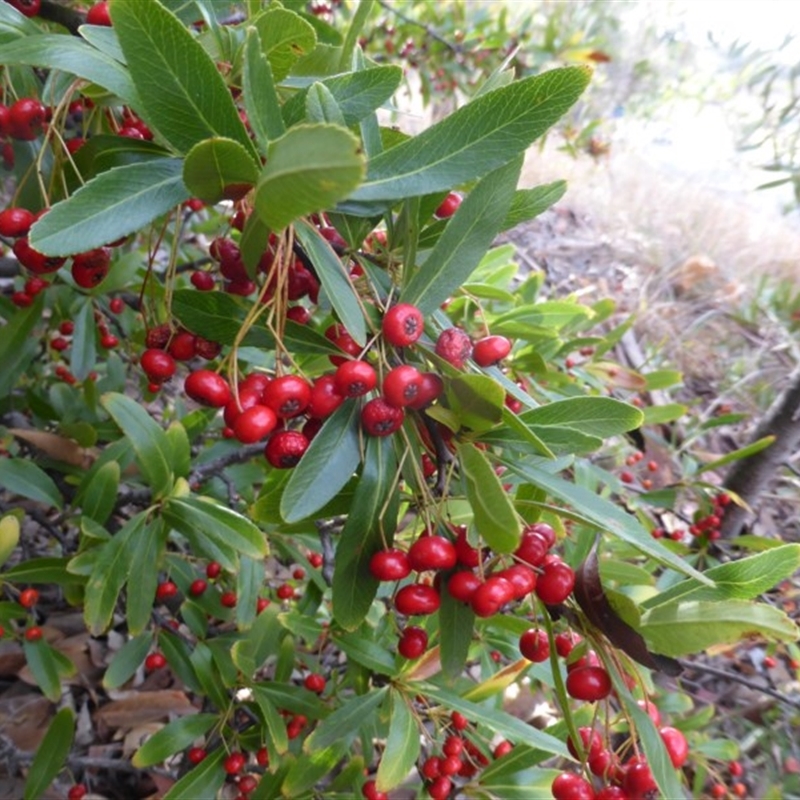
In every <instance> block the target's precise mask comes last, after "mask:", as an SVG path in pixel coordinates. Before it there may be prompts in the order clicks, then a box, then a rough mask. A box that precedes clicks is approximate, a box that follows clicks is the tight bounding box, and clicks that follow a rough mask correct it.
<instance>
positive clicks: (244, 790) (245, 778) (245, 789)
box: [236, 775, 258, 800]
mask: <svg viewBox="0 0 800 800" xmlns="http://www.w3.org/2000/svg"><path fill="white" fill-rule="evenodd" d="M257 786H258V778H256V776H255V775H242V777H241V778H239V782H238V783H237V784H236V787H237V788H238V790H239V795H240V796H242V797H247V795H249V794H250V793H251V792H254V791H255V789H256V787H257ZM237 800H238V798H237Z"/></svg>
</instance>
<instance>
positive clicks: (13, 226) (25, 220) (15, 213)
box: [0, 208, 36, 239]
mask: <svg viewBox="0 0 800 800" xmlns="http://www.w3.org/2000/svg"><path fill="white" fill-rule="evenodd" d="M35 219H36V217H35V216H34V215H33V213H32V212H31V211H28V209H27V208H6V209H5V210H3V211H0V236H8V237H9V238H12V239H18V238H19V237H20V236H27V235H28V231H29V230H30V229H31V225H33V222H34V220H35Z"/></svg>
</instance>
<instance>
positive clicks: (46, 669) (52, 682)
mask: <svg viewBox="0 0 800 800" xmlns="http://www.w3.org/2000/svg"><path fill="white" fill-rule="evenodd" d="M22 650H23V652H24V653H25V660H26V661H27V663H28V669H30V671H31V674H32V675H33V679H34V680H35V681H36V684H37V685H38V687H39V688H40V689H41V690H42V694H44V696H45V697H46V698H47V699H48V700H50V701H51V702H52V703H57V702H59V700H61V674H60V669H59V667H60V659H58V658H57V654H56V652H55V650H53V648H52V647H51V646H50V645H49V644H48V643H47V642H46V641H45V640H44V639H40V640H39V641H38V642H29V641H27V639H26V640H25V641H24V642H23V643H22Z"/></svg>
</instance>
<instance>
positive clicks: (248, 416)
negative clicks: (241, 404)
mask: <svg viewBox="0 0 800 800" xmlns="http://www.w3.org/2000/svg"><path fill="white" fill-rule="evenodd" d="M277 424H278V418H277V417H276V416H275V412H274V411H273V410H272V409H271V408H270V407H269V406H263V405H258V404H256V405H253V406H250V408H248V409H246V410H245V411H242V413H241V414H239V415H238V416H237V417H236V420H235V421H234V423H233V433H234V435H235V436H236V438H237V439H238V440H239V441H240V442H242V443H243V444H253V443H254V442H260V441H261V440H262V439H264V438H266V437H267V436H269V434H270V433H272V431H273V430H275V426H276V425H277ZM301 435H302V434H301Z"/></svg>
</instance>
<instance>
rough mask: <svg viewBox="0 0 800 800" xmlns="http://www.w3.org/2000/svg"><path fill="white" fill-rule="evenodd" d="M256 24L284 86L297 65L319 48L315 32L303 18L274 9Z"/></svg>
mask: <svg viewBox="0 0 800 800" xmlns="http://www.w3.org/2000/svg"><path fill="white" fill-rule="evenodd" d="M254 24H255V27H256V29H257V30H258V34H259V37H260V39H261V47H262V49H263V52H264V55H266V57H267V59H268V60H269V65H270V67H271V68H272V74H273V75H274V77H275V80H276V81H278V82H280V81H282V80H283V79H284V78H285V77H286V76H287V75H288V74H289V70H291V68H292V67H293V66H294V63H295V61H297V59H298V58H299V57H300V56H302V55H305V54H306V53H310V52H311V51H312V50H313V49H314V47H315V45H316V44H317V34H316V32H315V31H314V28H313V27H312V26H311V25H310V24H309V23H308V22H306V21H305V20H304V19H303V18H302V17H301V16H299V15H298V14H295V13H294V12H293V11H289V10H288V9H285V8H270V9H268V10H267V11H265V12H264V13H263V14H259V15H258V16H257V17H256V18H255V20H254Z"/></svg>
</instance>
